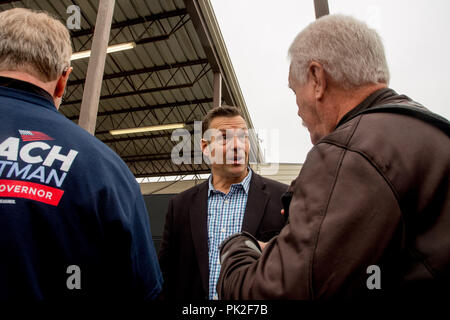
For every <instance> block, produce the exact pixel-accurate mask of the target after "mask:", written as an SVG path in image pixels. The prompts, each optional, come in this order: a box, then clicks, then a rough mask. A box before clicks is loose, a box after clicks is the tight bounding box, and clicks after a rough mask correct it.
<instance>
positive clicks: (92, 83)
mask: <svg viewBox="0 0 450 320" xmlns="http://www.w3.org/2000/svg"><path fill="white" fill-rule="evenodd" d="M114 3H115V0H100V3H99V5H98V13H97V19H96V22H95V31H94V39H93V40H92V51H91V57H90V58H89V65H88V70H87V77H86V84H85V86H84V91H83V101H82V103H81V109H80V120H79V125H80V126H81V127H82V128H84V129H86V130H87V131H88V132H89V133H91V134H94V132H95V123H96V121H97V111H98V103H99V99H100V91H101V88H102V78H103V71H104V70H105V59H106V49H107V48H108V42H109V33H110V30H111V21H112V17H113V13H114Z"/></svg>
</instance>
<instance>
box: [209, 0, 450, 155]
mask: <svg viewBox="0 0 450 320" xmlns="http://www.w3.org/2000/svg"><path fill="white" fill-rule="evenodd" d="M211 2H212V4H213V7H214V11H215V13H216V17H217V20H218V22H219V26H220V28H221V31H222V35H223V38H224V40H225V43H226V46H227V48H228V52H229V54H230V57H231V61H232V63H233V66H234V69H235V72H236V75H237V78H238V81H239V84H240V87H241V90H242V93H243V95H244V98H245V101H246V104H247V108H248V110H249V112H250V116H251V118H252V121H253V125H254V127H255V128H256V129H260V130H261V129H262V130H265V132H271V133H272V134H273V133H274V132H275V131H269V130H279V134H278V137H277V135H276V134H275V135H273V136H274V137H275V138H268V137H267V136H266V137H265V138H264V142H263V143H262V146H263V148H265V149H266V160H267V162H282V163H298V162H301V163H303V162H304V160H305V158H306V154H307V152H308V151H309V150H310V149H311V147H312V144H311V142H310V140H309V134H308V132H307V130H306V128H304V127H303V126H302V125H301V120H300V118H299V117H298V116H297V106H296V104H295V96H294V94H293V93H292V91H291V90H290V89H289V88H288V87H287V77H288V69H289V63H288V59H287V51H288V48H289V46H290V44H291V42H292V40H293V39H294V37H295V36H296V35H297V34H298V33H299V32H300V31H301V30H302V29H303V28H304V27H306V26H307V25H308V24H309V23H310V22H312V21H313V20H314V19H315V13H314V2H313V0H277V1H273V0H211ZM328 3H329V7H330V13H344V14H348V15H352V16H354V17H356V18H359V19H361V20H364V21H366V22H367V23H368V24H369V25H370V26H371V27H374V28H375V29H376V30H377V31H378V32H379V33H380V35H381V37H382V38H383V41H384V46H385V50H386V56H387V60H388V64H389V68H390V73H391V81H390V87H391V88H392V89H394V90H396V91H397V92H398V93H401V94H406V95H408V96H409V97H411V98H412V99H414V100H416V101H418V102H420V103H422V104H423V105H425V106H426V107H428V108H429V109H431V110H432V111H434V112H436V113H439V114H441V115H443V116H445V117H446V118H447V119H450V18H449V14H450V1H448V0H433V1H426V0H413V1H411V0H409V1H406V0H395V1H392V0H374V1H370V0H368V1H358V0H328ZM263 136H264V135H263V134H261V137H263ZM274 140H275V141H274ZM271 150H273V151H271Z"/></svg>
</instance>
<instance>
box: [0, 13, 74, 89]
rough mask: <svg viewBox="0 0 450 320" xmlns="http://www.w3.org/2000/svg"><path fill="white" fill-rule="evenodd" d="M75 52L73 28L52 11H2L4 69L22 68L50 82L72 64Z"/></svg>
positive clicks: (0, 39) (0, 55) (1, 60)
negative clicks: (56, 16)
mask: <svg viewBox="0 0 450 320" xmlns="http://www.w3.org/2000/svg"><path fill="white" fill-rule="evenodd" d="M71 55H72V45H71V42H70V35H69V31H68V30H67V28H66V27H65V26H64V25H63V24H62V23H61V22H60V21H58V20H57V19H55V18H53V17H52V16H50V15H49V14H48V13H46V12H37V11H32V10H29V9H24V8H14V9H11V10H6V11H3V12H0V71H6V70H8V71H22V72H26V73H28V74H31V75H33V76H35V77H37V78H38V79H40V80H41V81H44V82H49V81H53V80H56V79H57V78H58V77H59V76H60V75H61V74H62V73H63V72H64V70H65V69H67V68H68V67H69V66H70V57H71Z"/></svg>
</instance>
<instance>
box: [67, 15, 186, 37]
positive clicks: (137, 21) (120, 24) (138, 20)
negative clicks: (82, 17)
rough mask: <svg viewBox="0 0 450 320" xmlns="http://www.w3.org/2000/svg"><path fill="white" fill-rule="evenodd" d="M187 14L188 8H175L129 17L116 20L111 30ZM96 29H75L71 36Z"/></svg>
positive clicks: (90, 32)
mask: <svg viewBox="0 0 450 320" xmlns="http://www.w3.org/2000/svg"><path fill="white" fill-rule="evenodd" d="M185 14H187V10H186V9H178V10H173V11H168V12H163V13H156V14H152V15H149V16H145V17H139V18H135V19H129V20H125V21H120V22H115V23H113V24H112V25H111V30H114V29H119V28H123V27H127V26H133V25H136V24H141V23H148V22H152V21H157V20H161V19H167V18H171V17H178V16H182V15H185ZM94 29H95V28H88V29H82V30H78V31H73V32H71V36H72V38H76V37H81V36H87V35H90V34H92V33H93V32H94Z"/></svg>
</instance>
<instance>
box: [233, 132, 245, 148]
mask: <svg viewBox="0 0 450 320" xmlns="http://www.w3.org/2000/svg"><path fill="white" fill-rule="evenodd" d="M233 149H234V150H242V149H245V141H243V140H242V139H241V138H240V137H239V136H237V135H235V136H234V137H233Z"/></svg>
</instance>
